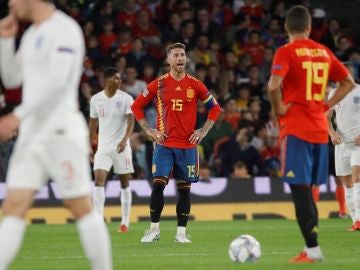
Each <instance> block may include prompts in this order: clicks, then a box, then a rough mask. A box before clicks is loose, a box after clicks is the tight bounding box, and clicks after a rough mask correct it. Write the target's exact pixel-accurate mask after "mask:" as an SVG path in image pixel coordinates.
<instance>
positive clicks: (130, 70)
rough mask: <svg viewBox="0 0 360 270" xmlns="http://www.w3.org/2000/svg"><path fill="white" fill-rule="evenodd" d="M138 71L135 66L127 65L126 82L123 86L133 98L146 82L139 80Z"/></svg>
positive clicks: (143, 87) (144, 87)
mask: <svg viewBox="0 0 360 270" xmlns="http://www.w3.org/2000/svg"><path fill="white" fill-rule="evenodd" d="M137 77H138V72H137V70H136V68H135V67H134V66H127V67H126V69H125V82H124V83H123V86H122V88H123V89H124V90H125V91H126V92H127V93H129V94H130V95H131V96H132V97H133V98H136V97H137V96H138V95H139V94H140V93H141V92H142V91H143V90H144V89H146V83H145V82H144V81H142V80H138V79H137Z"/></svg>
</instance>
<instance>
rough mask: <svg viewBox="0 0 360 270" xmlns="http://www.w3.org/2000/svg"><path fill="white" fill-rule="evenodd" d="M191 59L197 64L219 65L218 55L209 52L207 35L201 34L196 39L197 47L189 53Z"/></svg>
mask: <svg viewBox="0 0 360 270" xmlns="http://www.w3.org/2000/svg"><path fill="white" fill-rule="evenodd" d="M188 56H189V58H190V59H191V60H192V61H193V62H194V63H195V64H203V65H205V66H208V65H209V64H210V63H214V64H217V59H216V55H215V54H214V52H213V51H210V50H209V38H208V36H207V35H205V34H199V35H198V36H197V38H196V46H195V48H194V49H192V50H191V51H189V53H188Z"/></svg>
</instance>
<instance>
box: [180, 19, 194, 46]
mask: <svg viewBox="0 0 360 270" xmlns="http://www.w3.org/2000/svg"><path fill="white" fill-rule="evenodd" d="M179 41H180V42H181V43H183V44H185V46H186V50H192V49H193V48H194V47H195V24H194V22H193V21H183V23H182V24H181V32H180V40H179Z"/></svg>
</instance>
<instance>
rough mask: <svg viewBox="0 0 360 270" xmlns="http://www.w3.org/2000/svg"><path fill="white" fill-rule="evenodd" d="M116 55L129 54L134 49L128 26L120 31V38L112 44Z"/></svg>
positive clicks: (122, 27)
mask: <svg viewBox="0 0 360 270" xmlns="http://www.w3.org/2000/svg"><path fill="white" fill-rule="evenodd" d="M112 47H113V50H114V51H115V52H116V54H127V53H129V52H130V50H131V47H132V38H131V29H130V28H129V27H128V26H125V25H124V26H121V27H120V28H119V30H118V38H117V40H116V42H114V43H113V44H112Z"/></svg>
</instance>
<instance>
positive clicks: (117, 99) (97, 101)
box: [90, 90, 134, 152]
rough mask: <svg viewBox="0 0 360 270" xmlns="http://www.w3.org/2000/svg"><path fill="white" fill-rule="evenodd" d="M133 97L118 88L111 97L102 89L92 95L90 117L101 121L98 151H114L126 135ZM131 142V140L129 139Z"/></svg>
mask: <svg viewBox="0 0 360 270" xmlns="http://www.w3.org/2000/svg"><path fill="white" fill-rule="evenodd" d="M133 101H134V100H133V98H132V97H131V96H130V95H129V94H127V93H125V92H124V91H121V90H117V91H116V93H115V95H114V96H112V97H111V98H109V97H107V96H106V95H105V91H101V92H100V93H97V94H96V95H94V96H92V97H91V100H90V117H91V118H97V119H98V121H99V137H98V151H101V152H104V151H114V150H116V148H117V146H118V144H119V142H120V141H121V140H122V138H123V137H124V135H125V132H126V129H127V119H126V116H127V115H128V114H132V111H131V109H130V106H131V104H132V103H133ZM127 144H129V140H128V141H127Z"/></svg>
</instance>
